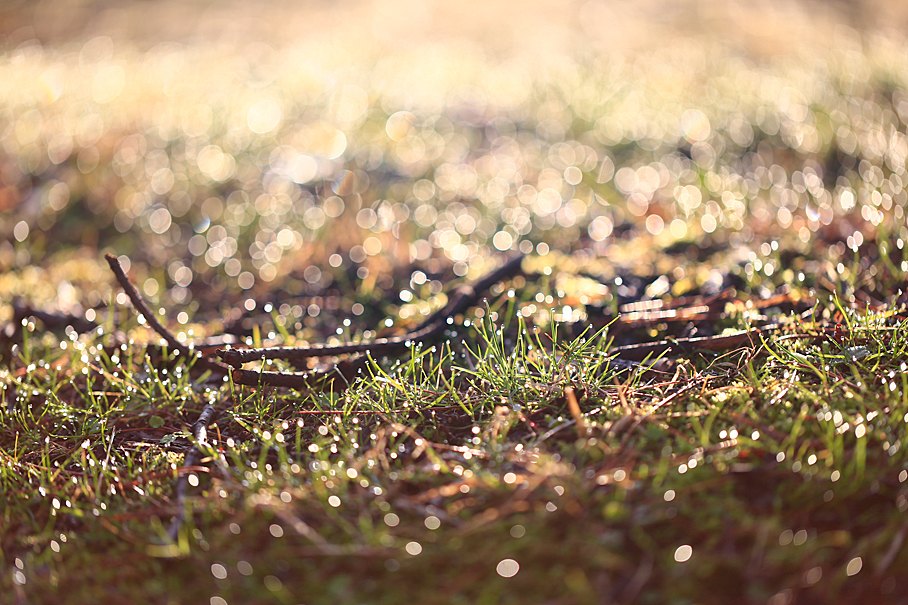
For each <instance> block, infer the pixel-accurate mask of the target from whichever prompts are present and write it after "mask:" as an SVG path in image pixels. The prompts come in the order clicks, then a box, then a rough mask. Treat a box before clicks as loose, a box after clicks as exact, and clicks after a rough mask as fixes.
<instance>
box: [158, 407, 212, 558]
mask: <svg viewBox="0 0 908 605" xmlns="http://www.w3.org/2000/svg"><path fill="white" fill-rule="evenodd" d="M216 415H217V409H216V408H215V407H214V406H213V405H211V404H210V403H209V404H208V405H206V406H205V407H204V408H202V413H201V414H199V419H198V420H196V421H195V424H193V425H192V437H193V440H194V441H195V443H194V444H193V445H192V448H191V449H190V450H189V452H188V453H187V454H186V458H185V460H183V466H184V467H192V466H198V465H199V463H200V462H201V459H202V450H201V449H199V446H200V445H201V446H207V445H208V427H209V426H210V425H211V423H212V422H214V419H215V417H216ZM188 486H189V481H188V479H187V478H186V477H185V476H183V475H180V477H179V479H177V486H176V490H175V491H176V506H177V513H176V515H174V517H173V520H172V521H171V522H170V528H169V529H168V530H167V533H168V535H169V536H170V539H171V540H173V541H174V542H176V540H177V535H178V534H179V533H180V528H181V527H182V526H183V523H184V522H185V521H186V508H185V503H184V499H185V498H186V491H187V490H188V489H189V488H188Z"/></svg>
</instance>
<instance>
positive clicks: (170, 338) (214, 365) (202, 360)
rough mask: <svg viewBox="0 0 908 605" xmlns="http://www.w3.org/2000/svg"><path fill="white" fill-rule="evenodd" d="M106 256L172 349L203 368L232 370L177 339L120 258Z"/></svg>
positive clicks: (125, 288)
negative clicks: (148, 301) (135, 284)
mask: <svg viewBox="0 0 908 605" xmlns="http://www.w3.org/2000/svg"><path fill="white" fill-rule="evenodd" d="M104 258H105V259H107V264H108V265H110V269H111V271H113V273H114V275H115V276H116V277H117V282H119V284H120V287H121V288H123V292H125V293H126V296H128V297H129V300H130V301H131V302H132V306H133V307H134V308H135V310H136V311H138V312H139V314H141V315H142V317H144V318H145V321H147V322H148V325H149V326H151V328H152V329H153V330H154V331H155V332H157V333H158V334H159V335H160V336H161V338H163V339H164V340H165V341H166V342H167V344H168V345H169V346H170V348H171V349H172V350H174V351H176V352H177V353H178V354H179V355H180V357H186V358H188V359H195V360H196V365H198V366H200V367H202V368H203V369H206V370H211V371H212V372H215V373H218V374H222V375H223V374H227V373H228V372H229V371H230V368H227V367H225V366H224V365H223V364H222V363H220V362H218V361H215V360H212V359H208V358H206V357H203V356H202V355H200V354H199V353H198V352H195V351H193V350H192V349H190V348H189V347H187V346H186V345H184V344H183V343H181V342H180V341H179V340H177V339H176V337H175V336H174V335H173V334H172V333H171V332H170V331H169V330H168V329H167V328H165V327H164V326H163V325H161V322H159V321H158V319H157V317H155V314H154V313H153V312H152V311H151V310H150V309H149V308H148V305H147V304H145V301H144V300H143V299H142V295H141V294H139V291H138V290H136V287H135V286H133V285H132V282H130V281H129V277H127V276H126V272H125V271H123V267H122V265H120V259H118V258H117V257H116V256H114V255H113V254H105V255H104Z"/></svg>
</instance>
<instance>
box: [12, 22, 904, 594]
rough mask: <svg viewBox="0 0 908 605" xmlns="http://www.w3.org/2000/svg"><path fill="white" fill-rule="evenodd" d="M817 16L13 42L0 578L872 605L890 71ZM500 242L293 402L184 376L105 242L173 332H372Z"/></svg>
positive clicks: (881, 424)
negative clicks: (398, 46) (504, 258)
mask: <svg viewBox="0 0 908 605" xmlns="http://www.w3.org/2000/svg"><path fill="white" fill-rule="evenodd" d="M839 42H841V44H839V45H838V46H839V47H838V48H835V49H832V50H829V49H826V50H824V51H822V52H820V51H816V50H815V49H814V50H815V52H814V53H813V54H809V53H806V52H805V53H804V54H803V55H802V56H799V57H797V60H793V59H792V58H791V57H790V56H789V57H788V58H787V59H786V58H785V57H780V58H778V59H759V58H754V57H751V56H747V55H746V54H743V53H736V52H735V51H733V50H729V49H727V48H725V49H723V50H722V52H720V53H715V52H713V51H714V50H715V48H714V47H712V46H710V45H709V44H706V43H704V44H703V45H702V46H701V45H699V43H691V42H690V41H687V42H679V43H678V46H677V47H676V49H680V51H683V52H679V53H677V54H675V53H672V52H665V49H663V51H653V52H652V53H649V54H640V55H639V56H636V57H634V58H633V59H626V60H624V59H622V60H618V59H615V58H604V57H600V58H588V59H586V60H583V61H581V60H574V61H572V62H567V63H564V62H562V63H558V62H554V61H553V62H552V63H551V64H549V63H546V64H542V65H540V66H537V67H538V69H530V67H529V66H527V65H524V66H520V65H518V64H517V63H516V62H514V63H506V62H496V61H490V60H489V59H488V58H486V57H477V56H476V55H475V54H471V53H458V52H454V51H449V52H441V50H439V51H438V52H437V53H435V54H432V55H431V56H428V55H425V54H424V53H420V52H415V51H414V52H411V53H410V54H407V53H406V52H402V53H397V54H392V55H389V56H385V57H378V56H375V55H369V54H368V53H365V54H364V55H362V56H360V55H356V56H354V55H355V53H353V52H352V51H351V53H335V52H333V51H332V49H334V50H336V46H331V45H328V46H324V47H313V46H307V47H300V48H295V49H294V48H291V49H270V50H269V49H264V48H259V47H256V49H257V50H256V52H259V53H264V54H263V55H262V56H260V57H259V59H261V61H262V62H263V63H262V65H264V66H267V65H277V64H280V65H286V66H287V67H286V69H281V70H275V69H271V70H268V69H264V67H263V68H262V70H258V71H257V70H254V69H251V68H250V67H249V65H250V64H249V63H248V62H246V61H245V59H244V58H243V57H242V56H239V55H237V56H233V55H224V49H223V48H218V49H206V48H204V47H201V46H198V47H193V46H187V47H179V46H174V45H163V46H157V47H154V48H152V49H150V50H148V51H143V52H139V51H138V50H136V49H135V48H132V47H128V46H127V47H122V48H120V47H116V46H115V45H114V42H113V41H112V40H110V39H106V38H103V37H101V38H95V39H93V40H91V41H90V42H87V43H85V44H69V45H65V44H64V45H60V46H59V47H48V48H42V47H40V46H37V45H35V44H34V43H24V44H21V45H18V46H16V47H14V48H9V49H7V51H6V53H5V55H4V57H3V61H2V63H0V75H2V77H3V78H4V81H8V82H12V83H19V84H22V85H21V86H19V85H11V86H9V87H6V88H4V89H3V90H2V91H0V142H2V145H3V149H4V155H2V157H0V168H2V171H0V173H2V175H3V179H4V181H3V184H4V188H3V189H2V190H0V209H2V210H3V211H4V212H7V214H6V215H5V218H4V221H3V223H2V225H0V235H2V237H3V240H2V241H0V268H2V272H0V322H2V323H0V328H2V330H0V491H2V493H3V499H2V501H0V530H2V531H0V550H2V552H0V591H2V594H5V595H11V596H10V597H9V599H10V601H11V602H14V603H84V602H100V601H104V602H110V603H121V602H122V603H126V602H130V603H131V602H147V603H198V602H202V603H206V602H207V603H210V604H211V605H223V604H224V603H229V604H231V605H235V604H237V603H253V602H254V603H271V602H273V603H329V602H331V603H389V604H390V603H400V602H405V601H415V602H425V603H458V602H463V603H510V602H545V603H565V604H567V603H598V602H618V603H631V602H634V603H679V604H681V603H726V602H742V603H771V604H773V605H783V604H788V603H825V602H840V603H849V602H861V603H873V602H880V603H883V602H897V601H898V598H900V596H901V595H903V594H904V593H905V591H906V589H908V584H906V582H908V580H906V577H905V574H904V573H903V571H902V570H904V569H905V568H906V566H908V550H906V548H905V544H904V542H905V537H906V532H908V530H906V527H908V526H906V524H905V520H904V519H905V517H904V515H905V513H906V509H908V487H906V485H908V460H906V457H905V456H906V454H905V452H904V451H903V443H902V440H903V439H904V438H905V427H906V423H908V378H906V376H908V373H906V368H908V323H906V318H905V298H904V294H903V290H904V284H905V276H906V271H908V257H906V252H905V245H904V242H905V241H906V240H908V228H906V227H905V206H906V198H905V194H904V184H905V182H906V179H908V177H906V176H905V173H906V171H905V168H906V166H905V162H906V157H908V152H906V149H908V146H906V143H905V141H906V134H905V130H906V129H905V123H906V115H908V112H906V109H905V108H906V102H905V99H908V92H906V91H908V72H905V70H904V68H903V66H904V65H905V62H904V56H905V49H904V48H903V47H902V46H900V45H899V44H898V43H896V42H894V41H892V40H891V39H884V38H870V37H868V38H866V39H864V40H862V41H861V44H856V43H855V42H854V40H853V39H852V38H848V37H847V36H846V37H845V38H843V39H842V40H839ZM225 57H226V58H225ZM243 65H245V67H244V68H242V69H240V67H242V66H243ZM691 65H695V66H696V67H697V70H696V71H697V74H699V75H698V76H697V77H692V76H691V73H692V71H691ZM414 73H416V74H423V76H424V77H423V78H422V80H421V82H420V86H414V84H413V82H412V77H413V76H412V74H414ZM34 74H41V78H40V82H38V83H37V84H36V83H35V81H34V80H35V78H34ZM338 74H341V75H342V76H343V77H340V76H339V75H338ZM442 74H444V77H442ZM86 82H90V84H91V85H90V86H88V85H86V84H85V83H86ZM502 82H504V83H505V84H507V86H505V85H504V84H502ZM7 216H8V217H10V218H9V220H6V217H7ZM518 250H519V251H522V252H523V253H525V254H526V255H527V256H526V259H525V260H524V264H523V274H522V275H518V276H515V277H513V278H510V279H508V280H507V281H506V282H503V283H501V284H497V285H496V286H494V287H493V288H492V289H491V290H490V291H489V292H488V293H487V295H486V300H485V301H484V302H483V303H482V304H480V305H477V306H475V307H474V308H473V309H471V310H470V311H469V312H467V313H465V314H463V315H460V316H458V317H457V318H455V321H453V322H452V324H451V326H450V330H449V331H448V332H447V333H446V334H445V338H444V339H442V340H441V341H440V342H435V343H413V347H412V348H411V349H410V350H409V351H407V352H406V353H404V354H400V355H395V356H380V355H378V356H376V357H374V358H369V359H368V361H367V363H366V364H365V366H364V368H363V370H362V371H361V373H360V375H359V377H358V378H357V379H356V380H354V381H352V382H351V383H350V384H349V385H348V386H347V388H345V389H336V390H334V391H326V392H321V391H318V390H305V391H297V390H291V389H285V388H271V387H264V388H259V387H248V386H240V385H237V384H234V383H233V382H232V381H231V380H230V379H229V378H228V379H226V380H221V379H220V378H212V376H211V375H210V374H207V373H205V372H203V371H200V370H199V369H198V368H194V367H191V366H187V365H186V364H185V362H184V361H183V360H180V359H176V358H175V357H174V355H173V354H172V352H170V351H168V350H167V348H166V346H165V345H164V344H163V343H162V342H161V341H160V338H159V336H158V335H156V334H154V333H153V332H152V331H151V330H150V329H149V328H148V327H147V325H146V324H145V322H144V320H141V321H140V320H139V319H138V318H137V317H136V315H135V313H134V311H133V310H132V309H131V308H130V307H129V305H128V300H127V298H126V297H125V296H124V295H123V294H122V293H121V292H119V290H118V289H117V287H116V282H115V280H114V278H113V275H111V274H110V272H109V271H108V270H107V269H106V267H105V266H104V263H103V260H102V253H103V252H111V253H114V254H117V255H120V260H121V262H123V263H124V264H125V265H127V270H128V272H129V274H130V276H131V278H132V279H133V281H134V282H135V283H136V284H137V286H138V287H139V289H140V290H141V291H142V292H143V295H144V296H145V297H146V298H147V299H148V300H149V301H150V302H151V305H152V308H153V309H160V313H161V320H162V322H163V323H165V325H167V326H168V327H169V328H170V329H172V330H173V331H174V333H175V334H176V336H177V337H178V338H179V339H180V340H181V341H183V342H196V343H198V344H199V346H202V345H204V344H206V343H208V344H210V343H211V342H212V340H211V339H214V338H228V339H232V342H234V344H236V343H237V342H240V343H241V344H247V345H250V346H261V345H263V344H269V345H288V346H291V345H305V344H306V343H320V342H329V343H330V342H335V341H337V342H340V341H347V340H367V339H372V338H376V337H382V336H385V335H389V334H399V333H403V332H405V331H407V330H409V329H411V328H412V327H413V326H415V325H418V324H419V323H420V322H421V321H422V320H423V319H425V317H427V316H429V315H430V314H431V313H432V312H433V311H435V310H437V309H439V308H441V307H443V306H444V304H445V303H446V301H447V296H448V294H449V293H450V292H452V291H453V289H454V288H455V287H456V286H458V285H459V284H460V283H462V282H465V281H470V280H472V279H475V278H476V277H478V276H479V275H482V274H484V273H486V272H488V271H489V269H490V267H494V266H496V265H497V263H498V262H499V260H498V258H497V257H498V256H499V254H500V253H514V252H516V251H518ZM77 326H78V329H76V327H77ZM741 330H750V331H751V332H750V336H751V339H750V340H749V341H747V342H744V343H743V344H739V345H736V346H735V347H734V348H730V349H725V350H722V349H718V350H710V343H713V344H714V343H715V342H716V339H718V338H720V337H722V336H727V335H729V334H736V333H739V331H741ZM690 338H703V339H704V340H701V341H699V342H700V343H703V348H702V349H699V350H695V351H692V352H688V353H687V354H684V355H675V356H669V355H659V354H654V355H651V356H650V357H649V358H647V359H645V360H643V361H642V362H640V363H632V362H630V361H628V360H627V359H625V358H624V357H627V355H628V351H629V349H628V346H629V345H634V344H638V343H645V342H653V341H667V342H669V343H675V344H676V345H677V344H679V343H682V344H683V343H687V342H690V341H689V340H688V339H690ZM221 342H224V341H223V340H222V341H221ZM713 349H715V347H713ZM327 364H328V361H327V360H320V361H314V362H312V364H311V365H309V366H307V367H306V368H292V367H291V366H289V365H287V364H285V363H284V362H282V361H273V362H268V363H267V364H266V365H264V366H259V367H262V368H267V369H268V370H270V371H282V370H300V369H316V370H318V369H324V367H325V366H326V365H327ZM247 367H249V368H252V367H254V366H253V365H252V364H250V365H249V366H247ZM209 406H212V407H213V408H214V409H215V412H216V413H215V416H214V420H213V421H212V423H211V424H210V425H209V426H208V427H206V428H207V432H206V435H205V436H204V438H202V436H201V434H200V433H199V431H198V429H199V427H197V426H195V425H196V423H197V421H198V419H199V417H200V415H201V414H202V413H203V411H205V410H209V409H210V407H209Z"/></svg>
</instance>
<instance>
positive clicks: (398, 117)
mask: <svg viewBox="0 0 908 605" xmlns="http://www.w3.org/2000/svg"><path fill="white" fill-rule="evenodd" d="M906 28H908V5H906V4H904V3H900V2H895V1H886V0H878V1H871V0H867V1H855V2H848V1H841V2H811V1H806V0H805V1H797V2H796V1H783V0H764V1H752V2H743V1H741V2H727V1H718V0H716V1H706V2H704V1H696V2H695V1H689V2H686V1H682V2H665V1H655V0H653V1H646V0H644V1H639V2H618V1H610V0H583V1H576V2H568V1H564V2H559V1H555V0H525V1H522V2H500V3H498V2H495V3H489V2H479V1H478V0H476V1H474V0H468V1H466V2H460V3H450V2H441V1H433V0H419V1H416V0H413V1H410V0H397V1H393V0H392V1H387V2H380V1H375V2H366V1H349V2H327V1H319V2H290V1H278V0H274V1H268V2H210V1H201V0H186V1H182V2H178V1H173V0H170V1H160V2H150V1H147V0H142V1H126V0H124V1H116V0H104V1H101V0H98V1H89V0H54V1H32V0H28V1H26V0H21V1H16V0H6V1H5V2H3V3H0V48H2V53H3V54H2V57H0V81H3V82H4V86H3V87H2V90H0V213H2V216H3V220H2V223H0V270H2V272H3V273H2V275H0V294H7V295H8V296H9V297H10V298H11V297H12V296H20V297H26V298H30V299H37V300H46V301H56V302H55V303H54V304H56V305H58V306H60V307H61V308H63V307H66V305H67V304H69V305H72V304H74V303H76V302H78V303H79V304H81V305H85V306H88V307H92V306H96V305H100V304H102V302H103V301H104V300H106V297H107V296H108V294H109V290H107V289H105V288H106V287H105V286H104V285H102V284H104V283H107V282H109V276H107V275H106V273H105V272H104V271H103V269H102V268H100V266H99V265H98V260H99V259H100V253H101V252H112V253H115V254H117V255H121V256H122V258H123V260H124V262H127V261H128V262H129V263H130V265H131V269H132V271H133V273H132V274H133V276H134V278H135V279H136V281H137V283H139V284H140V285H141V287H142V288H143V291H144V293H145V294H146V296H148V297H150V298H152V299H153V300H156V301H159V302H160V303H161V304H177V305H185V306H186V308H187V309H189V310H191V311H192V310H198V308H199V306H200V305H202V306H203V307H209V308H211V307H214V308H217V307H218V305H223V304H227V303H225V302H224V301H228V303H229V304H234V303H235V301H236V300H239V299H240V298H242V297H245V296H259V297H261V296H264V295H265V293H267V292H270V291H272V290H274V289H276V288H280V289H281V290H282V291H283V292H286V293H288V294H289V295H293V296H296V295H304V294H307V293H308V294H319V293H324V292H325V291H326V289H328V288H343V287H344V284H348V285H349V286H350V287H352V288H354V289H358V291H360V292H368V293H370V296H372V297H375V298H376V299H380V298H381V297H382V296H383V295H384V293H385V292H386V291H389V290H392V289H393V290H394V291H395V293H400V294H401V303H402V304H404V306H406V303H407V302H408V301H409V300H413V301H422V300H425V299H426V298H427V297H428V296H431V295H433V294H437V291H438V290H439V289H440V288H441V284H442V283H443V282H444V281H446V280H448V279H451V278H457V277H464V276H470V275H477V274H479V273H481V272H483V271H487V270H488V265H489V263H490V262H494V261H492V260H491V259H493V258H494V255H495V254H497V253H501V252H508V251H516V250H520V251H523V252H534V253H538V254H541V255H546V254H553V253H556V252H558V253H576V252H577V251H585V252H586V253H588V256H589V258H591V259H593V258H609V259H610V261H611V262H612V263H613V264H615V265H616V266H620V265H622V263H623V264H624V265H625V266H627V267H631V268H630V269H628V270H630V271H639V272H642V273H645V274H646V275H650V276H652V275H659V274H660V273H662V274H665V275H666V276H667V278H666V279H667V281H666V283H668V284H669V286H667V287H668V288H669V290H665V289H663V290H661V292H662V293H665V292H666V291H671V292H672V293H674V294H681V293H684V290H685V288H688V287H699V286H702V285H703V282H704V280H708V279H710V278H709V276H708V272H707V276H706V277H703V276H702V275H701V273H702V272H701V271H699V270H698V269H697V268H696V266H694V265H693V264H685V263H702V262H703V261H704V260H705V259H706V258H708V257H709V256H710V255H712V254H720V253H721V254H722V255H723V256H722V258H721V262H722V263H723V264H724V265H725V266H727V267H730V269H728V270H729V271H733V272H736V274H738V276H739V277H740V279H742V280H745V281H746V282H748V283H749V284H751V285H755V286H759V285H760V284H761V283H762V282H764V281H765V282H766V283H767V284H770V285H771V284H772V283H774V282H775V281H778V279H779V274H780V273H781V272H782V271H788V273H787V274H786V277H785V278H784V279H787V280H795V279H798V276H799V275H800V279H801V280H803V279H805V277H804V274H805V273H807V274H808V278H807V279H810V277H809V276H810V271H806V272H805V271H804V269H805V268H808V269H811V270H818V269H817V267H819V265H817V266H813V265H810V266H808V265H805V264H804V263H801V264H800V265H797V263H793V262H792V261H791V260H790V259H789V260H784V261H783V259H782V256H783V253H786V252H787V253H794V254H799V255H806V256H811V255H813V256H814V257H817V258H819V256H817V255H820V256H822V258H823V259H824V260H825V261H828V263H827V264H824V265H822V267H823V268H824V269H823V271H826V267H827V265H828V267H832V269H829V271H831V273H830V275H829V277H830V278H831V279H835V278H837V277H841V272H842V271H846V270H848V269H847V267H844V265H842V264H841V263H840V262H839V261H841V260H842V259H845V258H849V257H853V256H854V251H857V250H858V249H859V248H860V247H861V246H862V245H866V244H868V243H870V242H877V241H885V242H887V243H886V245H887V246H889V247H890V248H894V247H896V246H897V247H898V248H899V249H901V248H902V242H903V240H906V239H908V229H906V227H905V212H904V207H905V201H906V200H905V193H904V191H903V184H904V182H905V180H906V178H908V177H906V176H905V163H906V162H905V161H906V156H908V138H906V136H905V131H906V129H905V122H906V119H908V93H906V92H905V89H906V84H908V72H906V67H905V66H908V60H906V58H908V57H906V49H905V46H904V40H903V32H904V31H906ZM74 259H75V260H74ZM78 259H82V260H84V261H85V262H84V263H79V262H78ZM715 262H719V261H718V260H714V263H715ZM804 262H807V261H804ZM896 266H898V263H896ZM836 267H843V268H842V269H837V268H836ZM906 268H908V266H902V269H901V270H903V271H904V270H905V269H906ZM604 271H605V273H604V274H603V275H602V276H601V277H602V279H603V280H606V281H607V280H608V279H610V278H614V277H615V275H614V274H617V270H615V271H614V272H613V273H614V274H613V275H609V274H608V270H604ZM815 272H816V271H814V273H815ZM837 272H838V274H837ZM398 274H400V275H402V276H403V277H400V276H399V275H398ZM401 281H402V283H404V284H405V285H406V287H407V288H408V289H409V293H407V294H403V293H402V292H401V290H400V283H398V282H401ZM60 284H69V286H68V287H61V286H60ZM85 284H87V285H85ZM433 284H434V285H433ZM679 284H688V285H686V286H681V285H679ZM691 284H693V285H692V286H691ZM61 292H62V293H64V294H65V295H64V294H61ZM635 294H636V295H637V296H642V295H644V293H643V292H642V291H641V292H638V293H635ZM658 294H659V292H656V293H655V295H658ZM648 295H653V294H652V293H651V294H648ZM61 297H62V298H61ZM294 308H297V307H294ZM315 311H316V312H317V311H318V308H317V307H316V309H315ZM301 312H302V313H303V314H305V310H303V311H301ZM415 312H416V311H412V313H415ZM420 312H421V313H423V312H427V308H426V309H422V310H421V311H420ZM2 313H3V311H2V310H0V314H2Z"/></svg>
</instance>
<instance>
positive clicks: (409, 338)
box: [217, 255, 523, 368]
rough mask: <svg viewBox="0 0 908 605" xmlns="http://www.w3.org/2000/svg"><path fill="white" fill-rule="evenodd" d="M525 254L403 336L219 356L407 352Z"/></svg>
mask: <svg viewBox="0 0 908 605" xmlns="http://www.w3.org/2000/svg"><path fill="white" fill-rule="evenodd" d="M522 261H523V255H520V256H515V257H514V258H512V259H510V260H509V261H508V262H506V263H505V264H504V265H502V266H501V267H500V268H498V269H496V270H495V271H492V272H491V273H489V274H488V275H486V276H485V277H483V278H482V279H480V280H479V281H477V282H476V283H475V284H472V285H469V284H468V285H465V286H461V287H460V288H458V289H457V290H455V291H454V294H453V296H452V297H451V300H450V302H449V303H448V304H447V305H446V306H445V307H444V308H443V309H441V310H439V311H437V312H436V313H435V314H433V315H432V316H431V317H429V318H428V319H427V320H426V321H424V322H423V323H422V324H421V325H420V326H419V327H418V328H416V329H415V330H413V331H412V332H408V333H407V334H404V335H403V336H395V337H391V338H378V339H376V340H370V341H368V342H357V343H353V342H349V343H344V344H342V345H335V346H326V345H315V346H311V347H300V348H296V347H269V348H264V349H219V350H218V352H217V354H218V356H219V357H220V358H221V359H223V360H224V361H225V362H226V363H228V364H230V365H231V366H233V367H235V368H239V367H240V366H241V365H242V364H244V363H247V362H249V361H258V360H261V359H285V360H287V361H301V360H304V359H308V358H311V357H333V356H335V355H346V354H349V353H369V352H372V353H375V352H377V351H379V350H381V351H382V352H385V351H387V350H389V349H390V350H397V349H405V348H407V347H409V346H410V343H416V342H423V341H427V340H431V339H433V338H436V337H437V336H439V335H440V334H442V333H443V332H444V331H445V329H446V328H447V327H448V320H449V319H452V318H453V317H454V316H456V315H457V314H459V313H463V312H464V311H466V310H467V309H469V308H470V307H471V306H472V305H474V304H475V303H476V302H477V300H478V299H479V297H480V296H481V295H482V293H483V292H485V291H486V290H488V289H489V288H491V287H492V286H493V285H495V284H496V283H497V282H499V281H501V280H502V279H505V278H507V277H510V276H512V275H514V274H515V273H517V272H518V271H519V270H520V264H521V262H522Z"/></svg>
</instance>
